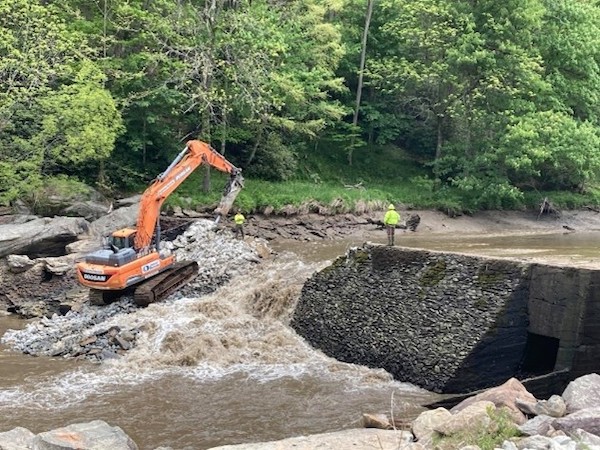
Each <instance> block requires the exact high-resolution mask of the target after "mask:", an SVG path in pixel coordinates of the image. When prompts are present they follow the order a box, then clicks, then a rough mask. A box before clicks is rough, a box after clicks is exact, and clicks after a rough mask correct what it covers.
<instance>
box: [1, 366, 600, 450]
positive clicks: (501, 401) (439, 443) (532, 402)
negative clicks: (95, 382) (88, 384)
mask: <svg viewBox="0 0 600 450" xmlns="http://www.w3.org/2000/svg"><path fill="white" fill-rule="evenodd" d="M599 393H600V375H598V374H590V375H586V376H583V377H580V378H578V379H577V380H574V381H572V382H571V383H570V384H569V385H568V387H567V388H566V389H565V391H564V392H563V394H562V395H561V396H558V395H554V396H552V397H551V398H549V399H548V400H538V399H536V398H535V397H534V396H533V395H531V394H530V393H529V392H527V390H526V389H525V388H524V387H523V385H522V384H520V383H519V381H517V380H515V379H511V380H508V381H507V382H506V383H504V384H503V385H501V386H498V387H495V388H492V389H488V390H486V391H483V392H481V393H479V394H477V395H474V396H472V397H470V398H467V399H466V400H464V401H462V402H461V403H460V404H458V405H457V406H455V407H454V408H452V409H450V410H447V409H445V408H437V409H434V410H429V411H425V412H423V413H421V414H420V415H419V416H418V417H417V418H416V419H415V420H413V421H412V422H410V423H407V422H398V421H396V420H395V419H394V418H393V417H389V416H387V415H385V414H363V426H364V427H365V428H364V429H350V430H344V431H338V432H331V433H324V434H316V435H311V436H299V437H291V438H287V439H283V440H280V441H272V442H259V443H247V444H238V445H226V446H220V447H213V448H212V450H279V449H282V450H286V449H295V450H314V449H317V448H331V449H349V448H352V449H355V450H368V449H373V448H379V449H382V450H396V449H399V448H401V449H403V450H426V449H436V450H459V449H460V450H483V449H502V450H538V449H557V450H558V449H565V450H597V449H600V436H599V435H600V394H599ZM0 448H6V449H15V450H17V449H18V450H26V449H35V450H56V449H59V448H60V449H65V450H67V449H78V450H92V449H94V450H137V449H138V448H139V447H138V446H137V444H136V443H135V442H134V441H133V440H132V439H131V438H130V437H129V436H127V435H126V434H125V433H124V432H123V430H122V429H121V428H119V427H114V426H111V425H109V424H107V423H105V422H103V421H99V420H95V421H92V422H87V423H78V424H72V425H69V426H66V427H64V428H58V429H55V430H51V431H47V432H43V433H39V434H37V435H35V434H33V433H32V432H31V431H29V430H27V429H25V428H15V429H13V430H10V431H7V432H2V433H0ZM155 450H176V449H172V448H171V447H160V448H157V449H155Z"/></svg>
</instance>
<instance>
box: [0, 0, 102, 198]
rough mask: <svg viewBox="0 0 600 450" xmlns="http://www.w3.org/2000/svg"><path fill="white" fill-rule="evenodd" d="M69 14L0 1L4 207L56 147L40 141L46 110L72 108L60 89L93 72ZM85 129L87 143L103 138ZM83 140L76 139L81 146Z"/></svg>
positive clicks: (34, 178)
mask: <svg viewBox="0 0 600 450" xmlns="http://www.w3.org/2000/svg"><path fill="white" fill-rule="evenodd" d="M69 14H70V10H69V9H68V8H65V7H63V5H61V6H60V8H59V7H57V6H55V5H53V4H49V5H45V4H42V3H40V2H38V1H37V0H14V1H13V0H10V1H9V0H0V30H2V34H1V35H0V86H1V89H0V117H2V119H0V164H1V165H2V172H3V175H4V176H3V177H2V179H0V201H1V202H3V203H7V202H9V201H11V200H13V199H14V198H16V197H17V196H18V195H19V194H20V193H21V192H23V191H24V190H27V189H32V188H35V186H36V185H39V184H40V182H41V179H42V176H43V175H44V170H45V168H46V167H45V165H44V164H45V162H48V161H49V159H48V158H47V156H48V155H49V154H47V153H46V151H47V149H52V148H53V147H54V145H55V142H53V141H48V140H46V139H44V136H47V137H48V138H50V136H49V135H48V134H47V133H46V134H45V133H44V129H45V130H46V131H47V130H49V128H51V125H50V123H51V121H52V118H51V117H49V116H47V115H46V114H45V112H47V111H48V108H49V107H50V105H51V104H52V103H53V102H55V106H57V107H58V106H64V107H67V108H68V107H72V106H74V102H64V101H62V100H64V98H65V97H64V96H65V95H67V92H68V88H66V87H64V86H69V85H71V84H72V83H73V82H74V81H75V76H76V73H77V67H84V68H85V67H87V68H88V69H87V70H88V72H90V73H91V71H92V67H93V63H91V62H90V61H89V60H88V59H87V56H88V55H89V54H90V53H91V52H90V50H89V48H88V47H87V46H86V45H85V41H84V39H83V36H82V35H81V34H80V33H77V32H72V31H69V30H68V27H67V25H66V17H67V16H68V15H69ZM80 63H83V66H82V65H81V64H80ZM77 83H78V82H75V84H77ZM99 90H100V91H101V90H102V87H101V86H100V87H99ZM98 92H99V91H96V94H97V93H98ZM74 95H76V94H75V93H74ZM52 112H53V113H54V114H55V116H54V117H55V118H56V120H57V122H56V125H57V126H58V125H59V124H60V126H62V125H67V126H71V127H75V124H77V125H84V124H85V125H87V122H86V119H84V120H81V119H79V118H75V117H73V116H71V119H66V121H65V120H64V119H58V117H60V116H61V115H62V116H64V117H67V116H69V113H70V111H69V110H64V109H63V110H57V109H56V108H54V110H53V111H52ZM80 112H81V111H80ZM86 117H87V120H90V121H91V122H92V123H93V122H94V121H96V120H97V119H98V118H97V117H96V118H93V117H91V115H89V114H88V115H87V116H86ZM69 120H71V123H69ZM44 121H46V124H45V125H44V124H43V122H44ZM88 130H89V133H88V136H87V138H88V139H87V140H89V141H92V142H93V141H95V140H98V139H99V140H101V139H102V136H96V135H94V134H93V132H92V131H91V129H90V128H88ZM73 133H77V131H74V129H72V130H71V135H70V137H69V139H71V140H73V139H74V137H75V135H74V134H73ZM90 134H92V136H90ZM54 137H56V136H54ZM83 141H85V139H79V142H80V143H81V142H83ZM88 145H89V144H88ZM84 149H85V147H84ZM55 156H58V158H55V160H56V161H59V160H60V158H62V155H58V154H55ZM90 156H91V152H90V151H85V150H84V151H83V153H82V158H86V157H90ZM65 162H66V161H65Z"/></svg>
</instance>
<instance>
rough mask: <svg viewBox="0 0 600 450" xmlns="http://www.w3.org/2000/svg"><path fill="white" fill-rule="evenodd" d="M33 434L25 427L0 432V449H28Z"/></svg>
mask: <svg viewBox="0 0 600 450" xmlns="http://www.w3.org/2000/svg"><path fill="white" fill-rule="evenodd" d="M34 437H35V434H33V433H32V432H31V431H29V430H28V429H27V428H23V427H17V428H14V429H12V430H10V431H6V432H4V433H0V449H1V450H29V449H30V448H31V444H32V442H33V438H34Z"/></svg>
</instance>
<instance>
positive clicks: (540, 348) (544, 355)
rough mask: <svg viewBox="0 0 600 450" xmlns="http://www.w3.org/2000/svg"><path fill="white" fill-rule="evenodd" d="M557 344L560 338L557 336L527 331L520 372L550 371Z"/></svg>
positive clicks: (554, 362)
mask: <svg viewBox="0 0 600 450" xmlns="http://www.w3.org/2000/svg"><path fill="white" fill-rule="evenodd" d="M559 344H560V340H559V339H557V338H553V337H549V336H542V335H540V334H535V333H529V332H528V333H527V343H526V344H525V352H524V354H523V361H522V363H521V370H520V372H521V373H522V374H524V375H528V376H535V375H543V374H546V373H549V372H552V371H553V370H554V366H555V365H556V356H557V354H558V347H559Z"/></svg>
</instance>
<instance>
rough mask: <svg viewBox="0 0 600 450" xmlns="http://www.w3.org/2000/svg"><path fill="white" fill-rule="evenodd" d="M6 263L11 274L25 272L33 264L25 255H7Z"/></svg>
mask: <svg viewBox="0 0 600 450" xmlns="http://www.w3.org/2000/svg"><path fill="white" fill-rule="evenodd" d="M6 262H7V264H8V267H9V268H10V271H11V272H13V273H20V272H25V271H26V270H27V269H29V268H30V267H31V266H33V265H34V264H35V261H32V260H31V259H30V258H29V256H27V255H8V256H7V257H6Z"/></svg>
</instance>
